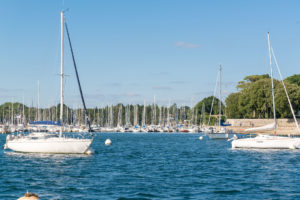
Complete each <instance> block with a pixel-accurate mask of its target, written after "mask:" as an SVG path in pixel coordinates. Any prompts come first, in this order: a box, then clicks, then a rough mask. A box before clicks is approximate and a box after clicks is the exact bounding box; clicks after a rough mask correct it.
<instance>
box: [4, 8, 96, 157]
mask: <svg viewBox="0 0 300 200" xmlns="http://www.w3.org/2000/svg"><path fill="white" fill-rule="evenodd" d="M60 17H61V64H60V65H61V66H60V70H61V73H60V77H61V86H60V90H61V91H60V96H61V98H60V122H61V127H60V132H59V135H57V134H56V133H52V134H50V133H34V134H29V135H23V134H20V135H16V136H14V135H8V136H7V138H6V144H5V148H8V149H11V150H13V151H15V152H26V153H67V154H71V153H75V154H76V153H79V154H81V153H86V152H87V151H88V149H89V147H90V145H91V143H92V141H93V139H87V138H69V137H66V136H63V134H62V132H63V100H64V99H63V78H64V71H63V35H64V34H63V30H64V25H66V24H65V21H64V12H61V13H60ZM66 30H67V31H68V29H67V26H66ZM67 33H68V32H67ZM68 37H69V35H68ZM69 44H70V47H71V43H70V38H69ZM71 51H72V47H71ZM72 54H73V51H72ZM72 56H73V55H72ZM73 62H74V67H75V71H76V75H77V81H78V84H79V89H80V93H81V97H82V100H83V105H84V107H85V103H84V99H83V96H82V91H81V87H80V82H79V78H78V73H77V69H76V64H75V60H74V57H73Z"/></svg>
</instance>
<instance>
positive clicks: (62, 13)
mask: <svg viewBox="0 0 300 200" xmlns="http://www.w3.org/2000/svg"><path fill="white" fill-rule="evenodd" d="M60 30H61V33H60V38H61V40H60V116H59V120H60V123H61V127H60V132H59V136H60V137H61V136H62V131H63V111H64V110H63V106H64V96H63V83H64V69H63V62H64V12H63V11H62V12H60Z"/></svg>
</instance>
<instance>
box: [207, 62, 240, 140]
mask: <svg viewBox="0 0 300 200" xmlns="http://www.w3.org/2000/svg"><path fill="white" fill-rule="evenodd" d="M221 74H222V67H221V65H220V67H219V119H218V121H219V123H218V127H215V128H214V129H211V132H209V133H208V137H209V138H210V139H228V138H232V137H233V136H234V133H233V132H232V131H231V130H228V129H226V128H225V127H223V126H221V125H222V124H221V121H222V119H221V117H222V95H221V92H222V90H221ZM212 106H213V104H212Z"/></svg>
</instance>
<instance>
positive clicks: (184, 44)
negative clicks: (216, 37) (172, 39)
mask: <svg viewBox="0 0 300 200" xmlns="http://www.w3.org/2000/svg"><path fill="white" fill-rule="evenodd" d="M175 46H177V47H182V48H186V49H194V48H199V47H200V45H198V44H192V43H187V42H180V41H179V42H176V43H175Z"/></svg>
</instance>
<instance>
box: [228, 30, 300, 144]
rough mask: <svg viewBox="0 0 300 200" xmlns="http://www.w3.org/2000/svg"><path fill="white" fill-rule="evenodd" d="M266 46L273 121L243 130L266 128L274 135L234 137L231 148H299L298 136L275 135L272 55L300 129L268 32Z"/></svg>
mask: <svg viewBox="0 0 300 200" xmlns="http://www.w3.org/2000/svg"><path fill="white" fill-rule="evenodd" d="M268 47H269V59H270V69H271V73H270V74H271V84H272V102H273V115H274V122H273V123H272V124H268V125H265V126H262V127H254V128H250V129H246V130H245V131H250V132H251V131H253V132H254V131H266V130H274V135H263V134H258V136H256V137H254V138H243V139H235V140H233V141H232V148H255V149H299V148H300V138H293V137H282V136H277V135H276V127H277V121H276V109H275V96H274V83H273V69H272V55H273V57H274V61H275V64H276V66H277V70H278V72H279V74H280V78H281V82H282V84H283V87H284V91H285V93H286V96H287V98H288V102H289V105H290V109H291V112H292V114H293V118H294V120H295V123H296V127H297V129H298V131H300V129H299V126H298V122H297V120H296V116H295V114H294V110H293V107H292V104H291V101H290V99H289V96H288V93H287V90H286V87H285V84H284V82H283V79H282V75H281V73H280V70H279V67H278V64H277V60H276V57H275V55H274V52H273V49H272V47H271V43H270V36H269V33H268Z"/></svg>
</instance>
